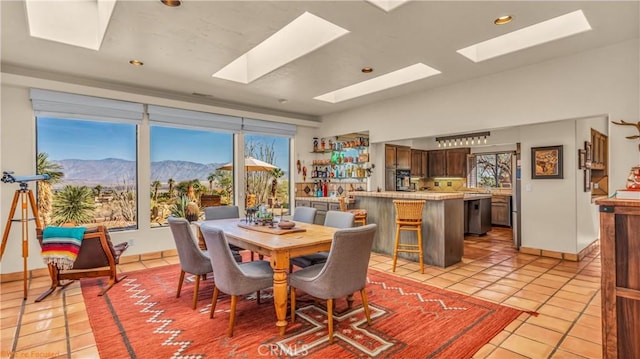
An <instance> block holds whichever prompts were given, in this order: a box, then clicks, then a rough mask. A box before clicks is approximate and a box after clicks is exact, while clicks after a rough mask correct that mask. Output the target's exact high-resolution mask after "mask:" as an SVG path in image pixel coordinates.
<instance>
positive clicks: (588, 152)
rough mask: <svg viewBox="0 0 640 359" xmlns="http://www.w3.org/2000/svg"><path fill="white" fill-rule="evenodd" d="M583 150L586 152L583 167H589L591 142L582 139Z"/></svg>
mask: <svg viewBox="0 0 640 359" xmlns="http://www.w3.org/2000/svg"><path fill="white" fill-rule="evenodd" d="M584 150H585V152H586V158H585V163H584V168H591V157H592V153H593V151H592V150H591V142H589V141H584Z"/></svg>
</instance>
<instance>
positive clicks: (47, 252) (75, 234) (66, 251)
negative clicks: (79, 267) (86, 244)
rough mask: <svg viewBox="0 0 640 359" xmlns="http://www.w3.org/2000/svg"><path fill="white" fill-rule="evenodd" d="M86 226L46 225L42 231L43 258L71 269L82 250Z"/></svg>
mask: <svg viewBox="0 0 640 359" xmlns="http://www.w3.org/2000/svg"><path fill="white" fill-rule="evenodd" d="M85 230H86V228H85V227H46V228H45V229H44V231H43V232H42V259H43V260H44V262H45V263H46V264H53V265H55V266H56V267H58V269H71V268H73V263H74V262H75V261H76V258H77V257H78V252H80V245H82V238H83V237H84V232H85Z"/></svg>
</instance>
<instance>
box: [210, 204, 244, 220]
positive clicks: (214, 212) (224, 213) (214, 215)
mask: <svg viewBox="0 0 640 359" xmlns="http://www.w3.org/2000/svg"><path fill="white" fill-rule="evenodd" d="M227 218H240V209H238V206H213V207H205V209H204V219H205V220H210V219H227Z"/></svg>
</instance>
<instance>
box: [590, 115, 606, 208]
mask: <svg viewBox="0 0 640 359" xmlns="http://www.w3.org/2000/svg"><path fill="white" fill-rule="evenodd" d="M608 147H609V138H608V137H607V135H605V134H603V133H600V132H598V131H597V130H594V129H593V128H592V129H591V169H590V170H589V171H591V182H592V185H591V196H592V197H601V196H607V195H608V194H609V176H608V174H607V173H608V170H607V167H608V165H607V164H608V162H609V160H608V157H609V153H608V151H607V149H608Z"/></svg>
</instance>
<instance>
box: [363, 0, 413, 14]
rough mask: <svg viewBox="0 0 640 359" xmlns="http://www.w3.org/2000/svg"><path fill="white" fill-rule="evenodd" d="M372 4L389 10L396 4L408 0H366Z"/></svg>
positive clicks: (395, 6)
mask: <svg viewBox="0 0 640 359" xmlns="http://www.w3.org/2000/svg"><path fill="white" fill-rule="evenodd" d="M367 1H368V2H370V3H372V4H373V5H375V6H377V7H379V8H381V9H382V10H384V11H386V12H389V11H391V10H393V9H395V8H397V7H398V6H400V5H402V4H404V3H406V2H407V1H409V0H367Z"/></svg>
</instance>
